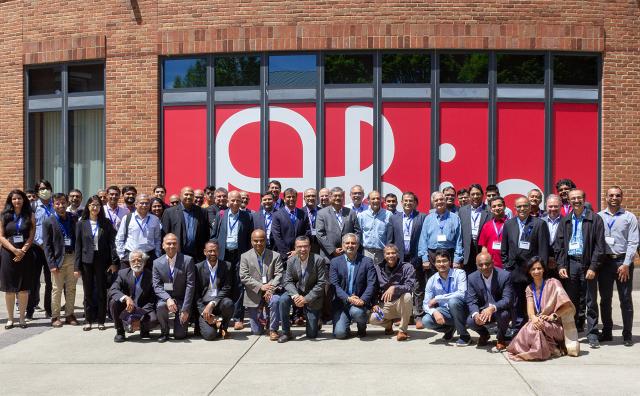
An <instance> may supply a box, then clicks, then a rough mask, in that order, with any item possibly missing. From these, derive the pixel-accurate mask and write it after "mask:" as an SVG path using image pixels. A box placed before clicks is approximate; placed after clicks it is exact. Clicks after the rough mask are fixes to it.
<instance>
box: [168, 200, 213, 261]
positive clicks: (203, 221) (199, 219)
mask: <svg viewBox="0 0 640 396" xmlns="http://www.w3.org/2000/svg"><path fill="white" fill-rule="evenodd" d="M191 208H192V210H193V216H194V217H195V221H196V225H195V226H196V235H195V241H194V244H193V249H189V250H187V249H185V248H184V247H185V246H186V243H187V225H186V224H185V221H184V206H182V204H181V203H180V204H178V205H176V206H172V207H170V208H169V209H167V210H165V211H164V213H163V214H162V230H163V231H164V232H165V234H169V233H173V234H175V235H176V237H177V238H178V242H179V243H180V251H181V252H182V253H184V254H186V255H189V256H191V257H194V258H195V259H196V260H202V259H204V244H205V243H206V242H207V240H209V234H210V232H209V221H208V220H207V215H206V213H205V211H204V210H203V209H202V208H201V207H199V206H197V205H193V206H192V207H191Z"/></svg>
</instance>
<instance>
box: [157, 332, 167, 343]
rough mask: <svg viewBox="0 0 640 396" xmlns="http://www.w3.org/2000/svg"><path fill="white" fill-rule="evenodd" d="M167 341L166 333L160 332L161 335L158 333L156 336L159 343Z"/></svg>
mask: <svg viewBox="0 0 640 396" xmlns="http://www.w3.org/2000/svg"><path fill="white" fill-rule="evenodd" d="M167 341H169V336H168V335H166V334H162V335H160V337H159V338H158V342H159V343H161V344H162V343H163V342H167Z"/></svg>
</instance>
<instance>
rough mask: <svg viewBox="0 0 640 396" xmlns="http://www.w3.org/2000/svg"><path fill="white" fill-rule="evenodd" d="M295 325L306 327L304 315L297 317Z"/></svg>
mask: <svg viewBox="0 0 640 396" xmlns="http://www.w3.org/2000/svg"><path fill="white" fill-rule="evenodd" d="M294 326H296V327H304V326H305V323H304V318H303V317H297V318H296V320H295V322H294Z"/></svg>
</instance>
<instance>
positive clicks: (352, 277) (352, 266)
mask: <svg viewBox="0 0 640 396" xmlns="http://www.w3.org/2000/svg"><path fill="white" fill-rule="evenodd" d="M344 258H345V260H347V269H348V270H349V276H348V278H347V282H348V284H347V294H348V295H349V296H352V295H353V284H354V283H355V281H356V269H357V268H358V267H357V266H356V262H355V261H351V260H349V258H348V257H347V256H346V255H345V256H344Z"/></svg>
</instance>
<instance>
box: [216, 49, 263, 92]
mask: <svg viewBox="0 0 640 396" xmlns="http://www.w3.org/2000/svg"><path fill="white" fill-rule="evenodd" d="M215 74H216V78H215V85H216V86H218V87H250V86H256V85H260V57H259V56H256V55H243V56H220V57H217V58H216V59H215Z"/></svg>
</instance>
